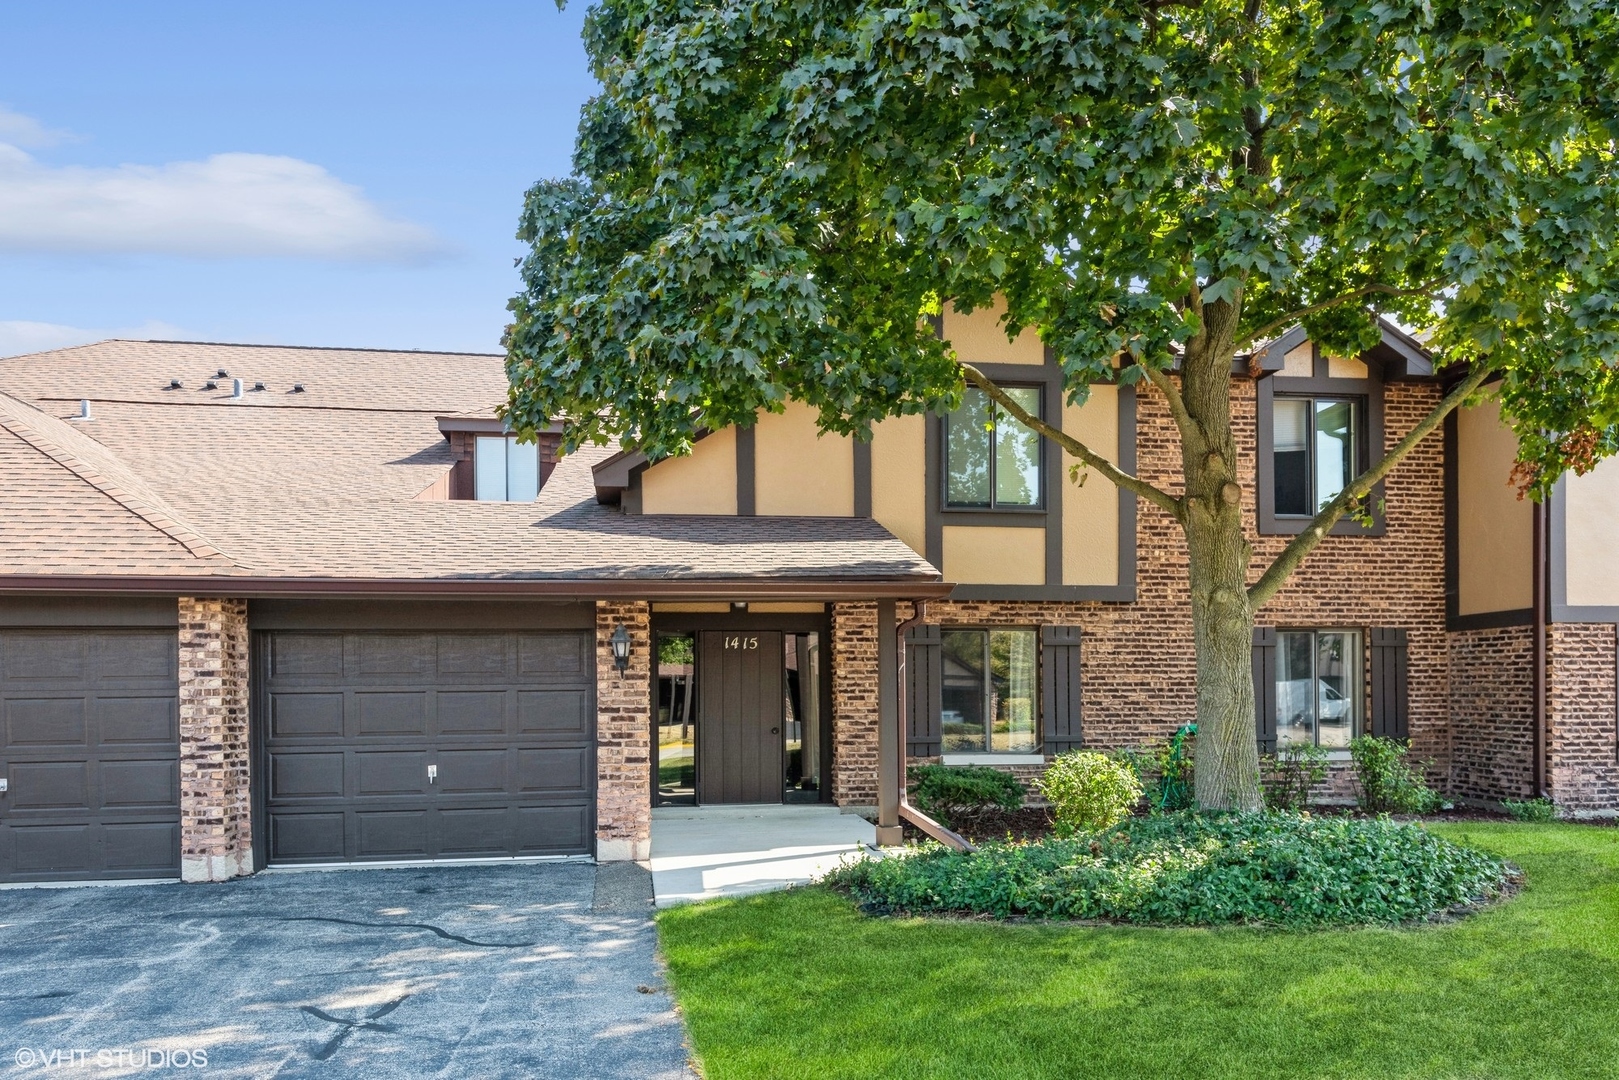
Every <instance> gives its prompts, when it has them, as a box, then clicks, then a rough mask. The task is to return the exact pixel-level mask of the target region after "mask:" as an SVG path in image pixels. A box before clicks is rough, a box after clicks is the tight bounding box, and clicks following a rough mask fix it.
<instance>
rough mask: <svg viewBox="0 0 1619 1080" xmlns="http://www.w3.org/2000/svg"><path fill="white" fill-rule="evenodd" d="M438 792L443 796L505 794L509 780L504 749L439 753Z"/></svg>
mask: <svg viewBox="0 0 1619 1080" xmlns="http://www.w3.org/2000/svg"><path fill="white" fill-rule="evenodd" d="M437 756H438V785H437V786H438V789H439V791H440V793H442V794H444V795H464V794H474V793H485V792H488V793H496V792H503V791H506V790H507V788H508V787H509V785H510V781H509V779H508V778H507V776H506V763H507V759H508V757H509V756H510V755H509V753H508V752H507V751H506V750H505V749H504V748H501V749H487V750H440V751H439V752H438V755H437Z"/></svg>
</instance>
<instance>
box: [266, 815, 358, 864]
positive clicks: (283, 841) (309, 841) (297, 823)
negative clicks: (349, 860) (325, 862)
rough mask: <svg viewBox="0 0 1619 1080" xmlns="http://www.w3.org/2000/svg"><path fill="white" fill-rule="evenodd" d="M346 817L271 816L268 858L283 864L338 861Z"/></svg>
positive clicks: (342, 849)
mask: <svg viewBox="0 0 1619 1080" xmlns="http://www.w3.org/2000/svg"><path fill="white" fill-rule="evenodd" d="M346 825H347V820H346V815H344V814H343V813H342V812H341V811H335V812H330V813H324V814H283V813H277V814H271V815H270V858H271V859H273V860H276V861H285V862H309V861H314V860H318V859H341V858H342V857H343V852H344V849H345V847H346V846H347V845H346V844H345V830H346Z"/></svg>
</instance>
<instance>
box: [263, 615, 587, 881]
mask: <svg viewBox="0 0 1619 1080" xmlns="http://www.w3.org/2000/svg"><path fill="white" fill-rule="evenodd" d="M258 646H259V654H258V672H259V677H260V684H259V685H260V686H261V688H262V689H261V692H260V696H259V701H260V707H261V709H262V713H261V720H260V723H259V724H258V727H259V730H260V731H261V732H263V737H264V740H265V741H264V752H263V755H262V757H261V761H263V762H264V764H265V767H266V774H267V775H265V774H261V775H265V784H264V791H265V799H266V803H265V807H264V819H263V820H265V822H266V824H267V825H268V829H267V855H268V858H269V861H270V862H271V863H272V864H274V863H281V864H287V863H318V862H360V861H368V860H370V861H380V860H410V859H453V858H479V857H500V856H527V855H582V854H589V853H590V851H591V848H592V834H593V831H594V830H593V824H594V821H595V800H594V791H595V783H594V778H595V751H594V747H595V708H594V701H593V687H594V682H595V679H594V670H595V669H594V663H593V657H592V654H591V642H590V635H588V634H584V633H578V632H563V633H541V632H532V633H531V632H523V633H475V632H464V633H438V634H423V633H306V632H281V631H278V632H273V633H265V634H262V635H260V637H259V641H258Z"/></svg>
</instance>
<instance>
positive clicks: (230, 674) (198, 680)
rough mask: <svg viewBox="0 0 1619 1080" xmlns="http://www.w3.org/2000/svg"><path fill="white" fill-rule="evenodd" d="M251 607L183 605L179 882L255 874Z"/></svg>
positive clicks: (187, 599) (207, 602)
mask: <svg viewBox="0 0 1619 1080" xmlns="http://www.w3.org/2000/svg"><path fill="white" fill-rule="evenodd" d="M247 673H248V660H247V601H245V600H218V599H210V598H202V597H191V596H182V597H180V876H181V878H182V879H184V880H186V881H226V880H228V879H230V878H233V877H240V876H241V875H243V874H250V873H252V872H253V810H252V801H251V799H250V798H249V787H248V760H249V757H250V752H249V743H248V733H247Z"/></svg>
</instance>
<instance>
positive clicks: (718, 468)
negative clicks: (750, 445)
mask: <svg viewBox="0 0 1619 1080" xmlns="http://www.w3.org/2000/svg"><path fill="white" fill-rule="evenodd" d="M641 512H642V513H643V514H733V515H734V514H735V513H736V430H735V429H734V428H726V429H725V430H724V431H716V432H714V433H713V434H711V435H708V436H706V437H705V438H702V439H699V440H698V441H697V444H696V445H695V446H694V447H692V452H691V453H690V454H688V455H686V456H685V457H678V458H665V459H664V460H662V461H660V462H658V463H657V464H656V465H652V466H649V467H648V468H647V470H646V471H645V472H644V473H642V474H641Z"/></svg>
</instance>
